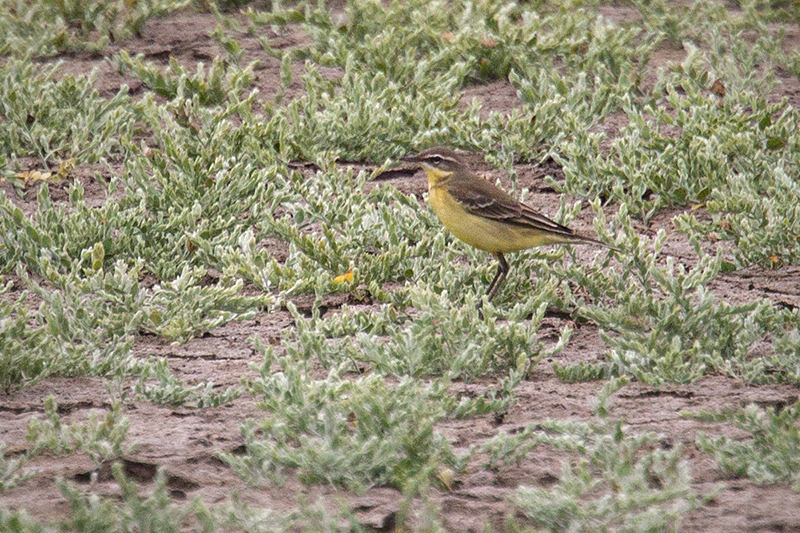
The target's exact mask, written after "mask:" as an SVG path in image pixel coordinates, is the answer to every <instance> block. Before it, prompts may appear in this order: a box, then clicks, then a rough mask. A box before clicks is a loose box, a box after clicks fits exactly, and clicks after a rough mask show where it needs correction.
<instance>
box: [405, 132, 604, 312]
mask: <svg viewBox="0 0 800 533" xmlns="http://www.w3.org/2000/svg"><path fill="white" fill-rule="evenodd" d="M402 160H403V161H406V162H411V163H417V164H419V165H421V166H422V169H423V170H424V171H425V174H426V175H427V178H428V201H429V202H430V205H431V209H432V210H433V212H434V213H435V214H436V216H437V217H438V218H439V220H440V221H441V222H442V224H443V225H444V227H445V228H447V230H448V231H450V233H452V234H453V235H454V236H455V237H456V238H458V239H459V240H461V241H463V242H465V243H467V244H468V245H470V246H472V247H473V248H477V249H478V250H483V251H485V252H489V253H490V254H492V255H493V256H494V257H495V258H496V259H497V261H498V265H497V273H496V274H495V276H494V279H493V280H492V282H491V283H490V284H489V287H488V289H487V291H486V297H487V301H489V302H491V301H492V299H493V298H494V297H495V295H496V294H497V291H498V289H499V288H500V286H501V285H502V284H503V282H504V281H505V279H506V276H507V275H508V272H509V270H510V267H509V265H508V261H506V258H505V254H507V253H511V252H518V251H520V250H525V249H528V248H534V247H536V246H543V245H548V244H597V245H601V246H605V247H607V248H611V249H615V248H613V247H611V246H609V245H608V244H606V243H604V242H601V241H599V240H597V239H593V238H591V237H587V236H585V235H581V234H580V233H578V232H576V231H575V230H573V229H570V228H568V227H566V226H562V225H561V224H559V223H557V222H554V221H552V220H550V219H549V218H547V217H546V216H544V215H542V214H540V213H538V212H536V211H535V210H534V209H533V208H532V207H530V206H528V205H526V204H524V203H522V202H520V201H518V200H517V199H515V198H514V197H512V196H511V195H509V194H508V193H506V192H505V191H503V190H502V189H500V188H499V187H497V186H495V185H494V184H492V183H490V182H488V181H486V180H485V179H483V178H481V177H480V176H478V175H477V174H476V173H475V172H473V171H472V170H470V169H469V167H468V166H467V164H466V163H465V162H464V160H463V159H462V158H461V156H460V155H458V153H456V152H455V151H454V150H451V149H450V148H445V147H441V146H437V147H433V148H428V149H426V150H422V151H421V152H419V153H417V154H412V155H408V156H406V157H404V158H403V159H402ZM615 250H616V249H615ZM482 303H483V302H482V301H481V302H479V303H478V309H480V308H481V306H482Z"/></svg>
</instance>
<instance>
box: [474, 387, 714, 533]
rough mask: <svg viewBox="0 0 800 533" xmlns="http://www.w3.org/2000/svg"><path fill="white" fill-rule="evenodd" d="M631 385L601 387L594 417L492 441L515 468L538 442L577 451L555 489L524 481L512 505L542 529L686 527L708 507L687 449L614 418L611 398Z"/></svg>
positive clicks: (494, 455) (498, 459)
mask: <svg viewBox="0 0 800 533" xmlns="http://www.w3.org/2000/svg"><path fill="white" fill-rule="evenodd" d="M626 383H627V380H626V379H622V380H612V381H610V382H609V383H608V384H607V385H606V386H605V387H604V388H603V390H602V391H601V393H600V395H599V397H598V403H597V405H596V406H595V415H596V418H595V420H594V421H592V422H579V423H576V422H570V421H562V420H547V421H545V422H541V423H534V424H531V425H529V426H527V427H526V428H524V430H523V431H522V432H520V433H518V434H516V435H508V434H501V435H499V436H498V437H496V438H495V439H493V441H490V442H489V443H488V444H487V445H486V447H485V448H486V451H488V452H490V458H491V461H492V463H491V464H494V465H495V467H497V468H508V467H510V466H511V465H513V464H515V463H518V462H519V461H521V460H522V459H524V457H525V456H526V455H527V454H528V453H530V451H532V450H533V449H535V448H536V447H537V446H548V447H553V448H555V449H557V450H560V451H563V452H567V453H568V454H569V455H570V458H569V459H566V460H565V461H564V462H563V463H562V470H561V473H560V474H559V476H558V482H557V483H556V484H555V485H554V486H553V487H551V488H549V489H542V488H538V487H533V486H524V485H523V486H520V487H519V488H518V489H517V490H516V492H515V493H514V495H513V496H512V498H511V501H512V503H513V504H514V505H515V506H516V507H517V508H518V509H519V511H521V512H522V513H523V514H524V515H525V517H526V518H527V519H528V520H530V521H531V522H532V523H533V525H534V527H536V528H537V531H538V530H541V531H553V532H560V531H678V530H679V524H680V522H681V520H682V519H683V518H684V517H685V516H686V514H687V513H688V512H689V511H691V510H692V509H695V508H697V507H699V506H701V505H702V500H701V498H699V497H698V495H697V494H696V493H695V492H694V490H693V489H692V486H691V483H692V477H691V474H690V472H689V469H688V465H687V464H686V462H685V461H684V460H683V457H682V456H683V454H682V450H681V449H680V447H676V448H674V449H663V448H661V447H660V446H659V442H660V440H661V438H660V437H659V436H658V435H656V434H653V433H650V432H644V433H638V434H637V433H633V432H632V431H631V429H630V428H629V427H627V425H626V423H625V421H624V420H622V419H618V420H614V419H611V418H610V417H609V416H608V407H607V402H608V400H609V396H610V395H611V394H613V393H614V392H615V391H616V390H618V389H619V388H621V387H622V386H624V385H625V384H626Z"/></svg>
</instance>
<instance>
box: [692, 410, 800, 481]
mask: <svg viewBox="0 0 800 533" xmlns="http://www.w3.org/2000/svg"><path fill="white" fill-rule="evenodd" d="M686 416H687V417H690V418H694V419H697V420H701V421H704V422H713V423H718V424H719V423H722V424H726V425H733V426H734V427H736V428H739V429H740V430H744V431H745V432H747V433H748V434H749V438H747V439H744V440H741V439H732V438H730V437H726V436H724V435H720V436H718V437H714V436H713V435H709V434H707V433H706V432H700V433H698V435H697V446H698V448H699V449H700V450H702V451H703V452H705V453H707V454H709V455H711V456H712V457H713V458H714V459H715V460H716V461H717V464H718V465H719V467H720V469H721V470H722V471H723V472H725V473H726V474H727V475H729V476H731V477H734V478H740V477H747V478H749V479H752V480H753V481H754V482H756V483H758V484H772V483H781V482H790V483H792V488H793V489H794V490H795V491H800V474H798V472H800V430H798V428H797V420H798V419H800V403H795V404H793V405H787V406H785V407H783V408H778V407H772V406H768V407H761V406H759V405H757V404H748V405H747V406H746V407H745V408H743V409H725V410H723V411H720V412H718V413H687V414H686Z"/></svg>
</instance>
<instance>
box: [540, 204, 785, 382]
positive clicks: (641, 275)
mask: <svg viewBox="0 0 800 533" xmlns="http://www.w3.org/2000/svg"><path fill="white" fill-rule="evenodd" d="M595 209H596V210H599V204H595ZM599 224H602V222H601V219H600V218H598V225H599ZM613 226H614V227H616V228H618V230H619V231H620V233H622V234H624V241H625V243H626V249H625V254H620V255H619V260H620V261H621V265H620V267H619V268H618V269H606V268H597V266H595V265H591V264H590V265H581V264H576V263H573V264H571V265H565V267H561V266H560V265H558V264H553V265H552V267H554V268H555V269H557V270H558V271H560V272H561V274H560V275H561V276H565V277H568V278H570V279H573V280H575V281H576V282H577V283H578V284H579V285H580V286H582V287H583V288H584V289H586V290H587V291H588V292H589V293H590V294H591V295H592V296H594V298H596V300H594V301H587V300H576V302H575V303H576V305H577V309H576V311H575V312H576V313H577V314H578V315H579V316H583V317H586V318H588V319H589V320H591V321H592V322H594V323H595V324H596V325H597V326H599V327H600V328H601V337H602V338H603V340H604V341H605V343H606V344H607V345H608V347H609V351H608V352H607V363H604V364H603V365H601V366H598V367H596V372H601V371H602V372H610V373H611V374H613V375H633V376H635V377H636V378H637V379H638V380H641V381H644V382H646V383H649V384H650V385H653V386H655V387H660V386H662V385H663V384H665V383H690V382H693V381H696V380H697V379H699V378H700V377H702V376H703V375H705V374H707V373H709V372H721V373H725V374H728V375H730V376H732V377H735V378H738V379H742V380H744V381H745V382H748V383H764V382H773V381H783V380H787V381H793V380H794V379H796V378H795V376H796V368H795V366H794V365H795V364H796V362H797V360H796V350H794V349H793V348H792V347H791V344H790V343H789V342H787V341H788V339H789V338H790V336H791V335H793V333H792V330H793V329H796V328H797V327H798V324H799V323H800V322H798V313H797V312H796V311H792V310H790V309H781V308H779V307H777V306H775V305H773V304H771V303H770V302H768V301H767V300H753V301H749V302H746V303H741V304H730V303H728V302H726V301H725V300H724V299H721V298H719V297H718V296H716V295H715V294H714V293H713V292H712V291H711V290H709V288H708V285H709V283H710V282H711V281H712V280H713V279H715V278H716V277H717V275H718V274H719V272H720V270H721V269H722V268H723V265H724V261H723V258H722V256H721V255H720V254H717V255H708V254H705V253H703V252H702V251H701V250H700V248H699V247H697V248H696V252H697V253H698V260H697V264H696V265H695V266H694V268H692V269H691V270H689V269H687V268H686V267H685V266H683V265H681V264H676V263H675V261H674V259H673V258H671V257H666V259H665V261H664V262H663V263H661V262H660V255H661V253H662V247H663V243H664V240H665V238H666V233H665V232H664V231H663V230H660V231H659V232H658V233H657V234H656V236H655V238H654V239H653V240H652V241H651V240H650V239H646V238H643V237H640V236H639V235H636V234H635V232H634V231H633V228H632V227H631V226H630V218H629V217H628V215H627V212H626V209H625V205H623V206H622V207H621V209H620V211H619V212H618V214H617V215H616V216H615V221H614V223H613ZM618 238H619V237H618ZM604 296H605V297H609V299H605V298H603V297H604ZM768 338H773V339H775V340H777V341H778V342H775V343H774V344H772V345H771V346H770V345H769V344H765V343H764V341H765V339H768ZM782 339H786V341H784V340H782ZM765 348H766V349H767V353H766V354H763V355H762V356H760V357H753V355H754V354H757V353H758V354H760V352H761V350H763V349H765ZM792 361H794V363H792ZM576 371H577V370H573V372H576ZM582 373H584V374H585V373H586V369H584V370H583V371H582Z"/></svg>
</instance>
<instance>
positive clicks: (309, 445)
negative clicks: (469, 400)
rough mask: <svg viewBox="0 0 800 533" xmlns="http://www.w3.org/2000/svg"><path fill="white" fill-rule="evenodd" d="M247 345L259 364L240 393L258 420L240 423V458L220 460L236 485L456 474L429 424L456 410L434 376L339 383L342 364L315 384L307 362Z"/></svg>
mask: <svg viewBox="0 0 800 533" xmlns="http://www.w3.org/2000/svg"><path fill="white" fill-rule="evenodd" d="M256 346H257V347H258V348H259V349H260V351H261V352H262V353H263V354H264V356H265V360H264V363H263V365H261V366H260V367H259V368H258V371H259V374H260V375H259V377H258V378H256V379H255V380H252V381H251V382H249V383H247V388H248V392H249V393H250V394H252V395H253V396H254V397H255V398H256V399H257V405H258V406H259V407H260V408H262V409H264V410H265V411H266V412H267V417H266V418H265V419H263V420H262V421H260V422H256V421H254V420H252V419H251V420H249V421H248V422H247V423H246V424H245V425H243V426H242V437H243V439H244V444H245V450H246V451H245V453H244V454H242V455H237V454H232V453H224V454H221V455H220V457H221V458H222V459H223V460H224V461H225V462H226V463H228V464H229V465H230V466H231V467H232V468H233V469H234V470H235V471H236V472H237V473H238V474H239V475H240V476H242V477H243V478H244V479H246V480H248V481H250V482H252V483H258V482H260V481H261V480H263V479H271V480H273V481H278V482H280V481H281V480H282V479H284V477H285V476H286V475H287V474H286V473H287V471H288V470H289V469H291V470H292V471H293V472H294V473H295V474H296V475H297V476H298V477H299V479H300V481H302V482H303V483H305V484H332V485H339V486H345V487H348V488H350V489H351V490H357V491H362V490H364V489H366V488H368V487H371V486H375V485H390V486H394V487H397V488H400V489H408V488H410V487H411V486H415V485H418V484H421V485H423V486H425V485H428V484H430V483H432V482H434V481H435V479H436V474H437V472H438V471H440V470H441V469H445V468H447V469H453V470H455V471H458V470H460V469H461V468H462V466H463V462H464V460H465V458H464V457H463V456H462V457H459V456H458V455H456V453H455V452H454V451H453V450H452V449H451V446H450V444H449V443H448V441H447V439H445V438H444V436H443V435H441V434H440V432H439V431H438V430H437V429H436V428H435V424H436V422H438V421H439V420H441V419H443V418H444V417H446V416H447V415H448V411H449V410H451V409H453V408H455V406H456V405H457V402H456V401H455V399H454V398H452V397H451V396H450V395H449V394H448V391H447V389H448V387H447V385H446V383H444V382H442V381H441V380H435V381H433V382H432V383H429V384H426V383H423V382H420V381H418V380H414V379H412V378H408V377H406V378H401V379H400V380H398V381H396V382H393V381H390V380H389V379H387V378H384V377H383V376H381V375H380V374H377V373H372V374H366V375H363V376H354V377H348V376H345V375H344V374H343V372H342V371H343V368H342V367H343V366H344V365H341V366H340V367H337V368H333V369H331V370H330V371H329V372H328V373H327V375H325V376H324V377H322V376H320V377H319V378H315V377H314V376H313V374H312V373H311V368H310V361H308V360H306V359H296V358H293V357H289V356H283V357H278V356H277V355H276V354H275V351H274V350H273V349H272V347H263V346H261V345H260V343H256ZM276 366H277V367H278V369H277V370H276V369H275V367H276Z"/></svg>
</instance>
